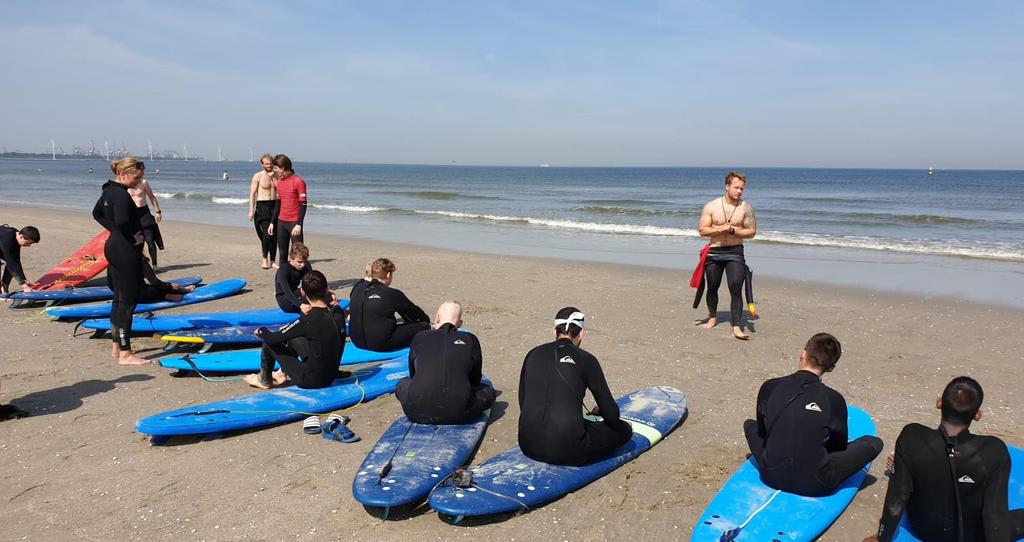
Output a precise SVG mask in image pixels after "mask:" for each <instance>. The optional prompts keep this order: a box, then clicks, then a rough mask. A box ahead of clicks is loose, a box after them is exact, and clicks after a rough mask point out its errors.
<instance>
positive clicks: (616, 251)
mask: <svg viewBox="0 0 1024 542" xmlns="http://www.w3.org/2000/svg"><path fill="white" fill-rule="evenodd" d="M295 167H296V172H297V173H298V174H299V175H300V176H301V177H303V178H304V179H305V180H306V183H307V186H308V192H309V202H310V209H309V211H308V214H307V218H306V229H307V231H310V232H312V233H325V234H337V235H343V236H350V237H358V238H364V239H370V240H380V241H395V242H403V243H411V244H417V245H424V246H431V247H443V248H447V249H454V250H462V251H473V252H483V253H492V254H502V255H525V256H537V257H549V258H563V259H570V260H581V261H598V262H608V263H617V264H627V265H637V266H649V267H661V268H670V269H678V270H679V271H680V281H687V280H688V277H689V274H690V272H691V271H692V269H693V266H694V265H695V263H696V257H697V253H698V251H699V250H700V247H701V246H702V245H703V244H704V241H703V240H702V239H701V238H700V237H699V235H698V234H697V222H698V218H699V216H700V211H701V208H702V207H703V205H704V204H705V203H707V202H708V201H710V200H712V199H715V198H717V197H720V196H721V195H722V193H723V183H724V177H725V174H726V173H727V172H728V171H729V169H728V168H654V167H650V168H648V167H614V168H610V167H503V166H486V167H485V166H465V165H386V164H344V163H342V164H336V163H302V162H296V166H295ZM90 168H92V169H93V170H94V172H90V171H89V169H90ZM158 169H159V172H158V171H157V170H158ZM258 170H259V164H258V163H255V162H212V161H188V162H186V161H181V160H173V161H171V160H156V161H147V170H146V178H147V179H148V180H149V182H150V183H151V185H152V186H153V190H154V191H155V193H156V195H157V197H158V198H159V199H160V205H161V207H162V208H163V209H164V214H163V216H164V218H166V219H168V220H184V221H189V222H196V223H205V224H217V225H227V226H237V227H246V228H251V225H250V223H249V222H248V221H247V217H246V214H247V206H248V189H249V184H250V180H251V178H252V175H253V173H255V172H256V171H258ZM224 172H227V173H228V176H229V180H227V181H225V180H223V174H224ZM743 172H744V173H746V175H747V186H746V192H745V194H744V199H745V200H747V201H748V202H749V203H750V204H751V205H752V206H753V208H754V210H755V212H756V216H757V225H758V234H757V237H756V238H755V239H752V240H749V241H747V242H746V254H747V260H748V264H749V265H750V266H751V268H752V269H753V270H754V273H755V284H756V277H757V276H772V277H779V278H785V279H790V280H796V281H813V282H820V283H825V284H833V285H838V286H852V287H858V288H868V289H871V290H875V291H878V292H897V293H909V294H916V295H922V296H926V297H941V298H958V299H966V300H970V301H977V302H983V303H991V304H998V305H1009V306H1013V307H1020V306H1021V304H1022V303H1024V211H1022V209H1024V171H992V170H980V171H968V170H942V169H936V170H934V171H933V172H932V173H931V174H929V172H928V170H925V169H912V170H911V169H906V170H898V169H809V168H745V169H743ZM110 177H111V175H110V170H109V168H108V166H107V163H106V162H105V161H103V160H95V161H92V160H23V159H16V160H0V201H2V202H3V203H4V204H8V205H17V206H31V207H41V208H54V209H65V210H74V211H82V212H89V211H90V210H91V208H92V205H93V204H94V202H95V201H96V198H97V197H98V195H99V191H100V186H101V185H102V184H103V183H104V182H105V181H106V180H107V179H108V178H110ZM2 222H4V220H3V218H2V217H0V223H2ZM44 235H45V233H44ZM169 242H172V243H173V242H174V240H173V239H171V240H170V241H169ZM253 247H254V254H256V253H257V250H258V249H257V245H256V242H255V233H253ZM383 255H386V254H383V253H382V254H380V255H377V254H373V255H369V254H367V255H360V258H362V259H367V260H369V259H372V258H373V257H376V256H383ZM399 263H400V262H399ZM755 294H756V291H755Z"/></svg>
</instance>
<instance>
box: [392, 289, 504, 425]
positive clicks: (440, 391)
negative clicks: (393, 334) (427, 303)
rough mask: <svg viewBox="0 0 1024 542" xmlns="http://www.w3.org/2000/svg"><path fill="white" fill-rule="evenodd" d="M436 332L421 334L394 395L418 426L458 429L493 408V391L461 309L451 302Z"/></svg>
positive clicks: (438, 317)
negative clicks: (485, 379) (406, 373)
mask: <svg viewBox="0 0 1024 542" xmlns="http://www.w3.org/2000/svg"><path fill="white" fill-rule="evenodd" d="M434 325H435V327H436V329H434V330H431V331H422V332H420V333H418V334H417V335H416V337H415V338H413V340H412V345H411V346H410V350H409V377H408V378H403V379H402V380H401V381H399V382H398V386H397V387H396V389H395V395H396V396H397V397H398V400H399V401H400V402H401V403H402V410H403V411H404V412H405V415H406V416H407V417H408V418H409V419H410V420H412V421H414V422H416V423H429V424H456V423H465V422H468V421H471V420H473V419H474V418H476V417H477V416H479V415H480V414H481V413H483V411H484V410H486V409H488V408H490V407H491V405H493V404H494V398H495V393H494V388H492V387H491V386H490V385H487V384H484V383H482V377H483V373H482V370H483V354H482V353H481V350H480V341H479V340H477V338H476V335H473V334H472V333H470V332H468V331H459V329H458V328H459V326H461V325H462V306H461V305H459V304H458V303H457V302H454V301H449V302H446V303H444V304H442V305H441V307H440V308H439V309H438V310H437V315H436V316H435V318H434Z"/></svg>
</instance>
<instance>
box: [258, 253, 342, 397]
mask: <svg viewBox="0 0 1024 542" xmlns="http://www.w3.org/2000/svg"><path fill="white" fill-rule="evenodd" d="M299 292H300V293H301V294H302V295H303V296H304V297H305V298H306V300H307V301H308V302H309V305H310V309H309V311H308V312H306V313H305V314H303V315H302V316H300V317H299V319H298V320H296V321H295V322H293V323H291V324H288V325H287V326H285V327H283V328H281V330H280V331H270V330H269V329H267V328H266V327H261V328H259V329H258V330H256V335H257V336H258V337H259V338H261V339H263V350H262V352H261V353H260V372H259V374H252V375H247V376H246V377H245V378H244V380H245V382H246V383H247V384H249V385H250V386H254V387H257V388H261V389H269V388H270V387H271V386H279V385H283V384H284V383H285V382H287V381H288V380H291V381H292V383H294V384H295V385H297V386H298V387H300V388H307V389H317V388H326V387H327V386H330V385H331V383H332V382H334V380H335V379H336V378H338V364H339V363H340V360H341V356H342V354H343V353H344V350H345V311H344V310H342V309H340V308H338V307H332V306H330V305H328V303H327V301H326V300H325V297H326V295H327V278H326V277H324V274H323V273H321V272H319V271H310V272H309V273H307V274H306V276H304V277H302V283H301V284H300V285H299ZM275 363H279V364H280V365H281V370H279V371H274V364H275Z"/></svg>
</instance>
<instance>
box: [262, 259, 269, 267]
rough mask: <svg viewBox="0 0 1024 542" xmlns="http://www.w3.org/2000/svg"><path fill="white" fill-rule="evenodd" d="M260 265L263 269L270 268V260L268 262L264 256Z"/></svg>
mask: <svg viewBox="0 0 1024 542" xmlns="http://www.w3.org/2000/svg"><path fill="white" fill-rule="evenodd" d="M260 267H261V268H263V269H270V262H268V261H267V259H266V258H263V260H261V261H260Z"/></svg>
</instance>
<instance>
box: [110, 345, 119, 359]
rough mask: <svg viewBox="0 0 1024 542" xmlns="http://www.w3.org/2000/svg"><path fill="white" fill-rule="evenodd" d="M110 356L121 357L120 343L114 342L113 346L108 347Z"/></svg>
mask: <svg viewBox="0 0 1024 542" xmlns="http://www.w3.org/2000/svg"><path fill="white" fill-rule="evenodd" d="M110 357H112V358H114V359H118V358H120V357H121V345H119V344H117V343H114V347H113V348H111V349H110Z"/></svg>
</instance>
